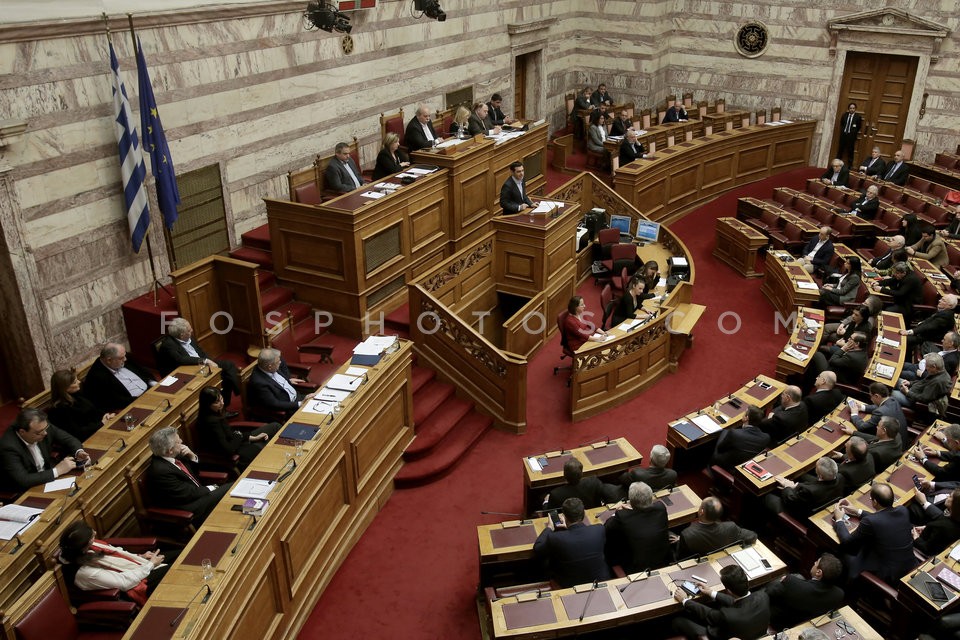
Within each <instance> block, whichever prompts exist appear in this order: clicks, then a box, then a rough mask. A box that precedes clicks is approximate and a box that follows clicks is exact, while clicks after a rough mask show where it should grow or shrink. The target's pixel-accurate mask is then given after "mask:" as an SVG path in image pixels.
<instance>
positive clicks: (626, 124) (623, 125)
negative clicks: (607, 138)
mask: <svg viewBox="0 0 960 640" xmlns="http://www.w3.org/2000/svg"><path fill="white" fill-rule="evenodd" d="M630 129H633V122H632V121H631V120H630V116H629V115H628V114H627V111H626V110H623V111H621V112H620V117H619V118H614V119H613V124H611V125H610V135H611V136H625V135H627V131H629V130H630Z"/></svg>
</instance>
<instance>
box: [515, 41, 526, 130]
mask: <svg viewBox="0 0 960 640" xmlns="http://www.w3.org/2000/svg"><path fill="white" fill-rule="evenodd" d="M527 55H529V54H526V55H520V56H517V57H516V59H515V60H514V65H513V69H514V70H513V117H514V118H516V119H517V120H523V119H525V118H526V105H527V62H528V61H527Z"/></svg>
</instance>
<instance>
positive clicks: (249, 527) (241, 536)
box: [230, 513, 257, 556]
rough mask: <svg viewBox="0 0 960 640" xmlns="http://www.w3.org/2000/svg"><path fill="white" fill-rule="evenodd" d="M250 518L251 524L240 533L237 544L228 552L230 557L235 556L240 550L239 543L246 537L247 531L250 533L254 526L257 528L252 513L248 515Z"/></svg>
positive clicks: (255, 517)
mask: <svg viewBox="0 0 960 640" xmlns="http://www.w3.org/2000/svg"><path fill="white" fill-rule="evenodd" d="M248 515H249V516H250V518H251V522H250V524H249V525H248V526H246V527H244V528H243V531H241V532H240V535H239V536H237V544H235V545H233V549H231V550H230V555H232V556H235V555H237V551H238V550H239V549H240V542H241V541H242V540H243V536H245V535H246V533H247V531H252V530H253V528H254V527H255V526H257V516H255V515H253V514H252V513H250V514H248Z"/></svg>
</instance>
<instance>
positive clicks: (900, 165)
mask: <svg viewBox="0 0 960 640" xmlns="http://www.w3.org/2000/svg"><path fill="white" fill-rule="evenodd" d="M908 177H910V168H909V167H908V166H907V163H906V162H904V161H903V151H897V152H896V153H894V154H893V160H891V161H890V162H889V163H888V164H887V166H886V167H885V169H884V173H883V176H882V179H883V181H884V182H892V183H893V184H895V185H897V186H900V187H902V186H903V185H905V184H907V178H908Z"/></svg>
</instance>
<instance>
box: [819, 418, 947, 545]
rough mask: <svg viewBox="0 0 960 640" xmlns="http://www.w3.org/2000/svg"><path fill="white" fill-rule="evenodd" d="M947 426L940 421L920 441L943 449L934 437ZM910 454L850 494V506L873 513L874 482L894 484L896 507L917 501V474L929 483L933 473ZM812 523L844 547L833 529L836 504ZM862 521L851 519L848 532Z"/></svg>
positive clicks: (827, 538)
mask: <svg viewBox="0 0 960 640" xmlns="http://www.w3.org/2000/svg"><path fill="white" fill-rule="evenodd" d="M944 426H946V423H945V422H942V421H937V423H936V425H935V426H932V427H929V428H928V429H927V430H926V431H925V432H924V433H923V434H921V435H920V438H919V439H918V440H917V442H919V443H920V444H921V445H926V446H931V447H935V448H937V449H940V448H942V447H943V443H942V442H940V441H939V440H935V439H934V436H933V434H934V433H935V432H936V430H937V429H938V428H941V427H944ZM910 458H911V456H910V451H909V450H908V451H906V452H904V453H903V455H901V456H900V459H899V460H897V461H896V462H894V463H893V464H892V465H890V466H889V467H887V468H886V469H884V470H882V471H880V472H879V473H877V475H876V476H875V477H874V478H872V479H871V481H870V482H867V483H866V484H864V485H863V486H861V487H859V488H858V489H857V490H856V491H853V492H851V493H850V495H848V496H847V500H849V501H850V505H851V506H852V507H854V508H856V509H866V510H867V511H872V510H873V505H872V504H871V501H870V488H871V486H873V483H874V482H886V483H887V484H889V485H890V488H891V489H892V490H893V497H894V504H896V505H902V504H906V503H907V502H909V501H910V500H912V499H913V474H917V475H918V476H920V478H921V479H927V480H929V479H930V478H931V474H930V472H929V471H927V470H926V469H924V468H923V466H922V465H920V463H919V462H916V461H914V460H911V459H910ZM810 522H811V523H812V524H813V526H814V528H815V530H816V531H818V532H819V534H818V535H820V536H822V537H823V539H824V540H827V541H830V542H832V543H833V544H834V545H839V544H840V538H838V537H837V532H836V530H835V529H834V527H833V505H831V506H829V507H826V508H824V509H821V510H820V511H818V512H817V513H815V514H813V515H812V516H810ZM859 522H860V520H859V518H857V517H856V516H850V521H849V522H848V523H847V529H848V530H849V531H850V532H853V531H854V530H855V529H856V528H857V524H858V523H859Z"/></svg>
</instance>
